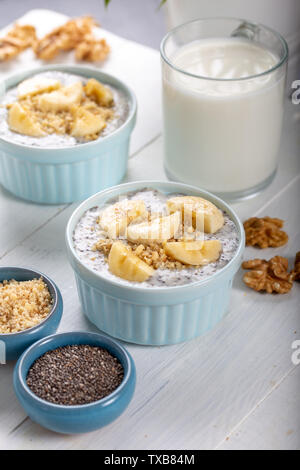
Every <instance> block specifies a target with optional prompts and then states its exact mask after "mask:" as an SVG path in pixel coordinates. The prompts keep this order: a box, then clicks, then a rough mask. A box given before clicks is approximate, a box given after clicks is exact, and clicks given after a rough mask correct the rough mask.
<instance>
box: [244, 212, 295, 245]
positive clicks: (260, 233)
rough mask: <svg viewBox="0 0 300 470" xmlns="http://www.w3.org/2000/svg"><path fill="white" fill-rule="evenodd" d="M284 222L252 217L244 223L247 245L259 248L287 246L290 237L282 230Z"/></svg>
mask: <svg viewBox="0 0 300 470" xmlns="http://www.w3.org/2000/svg"><path fill="white" fill-rule="evenodd" d="M283 224H284V222H283V220H281V219H277V218H271V217H262V218H258V217H251V218H250V219H248V220H246V221H245V222H244V228H245V233H246V245H247V246H258V247H259V248H268V247H278V246H282V245H285V244H286V243H287V241H288V235H287V234H286V233H285V232H284V231H283V230H280V229H281V228H282V227H283Z"/></svg>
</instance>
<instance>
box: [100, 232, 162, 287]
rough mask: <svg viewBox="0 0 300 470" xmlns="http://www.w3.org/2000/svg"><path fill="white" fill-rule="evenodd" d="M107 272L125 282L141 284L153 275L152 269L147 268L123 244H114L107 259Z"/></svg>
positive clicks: (145, 264)
mask: <svg viewBox="0 0 300 470" xmlns="http://www.w3.org/2000/svg"><path fill="white" fill-rule="evenodd" d="M108 266H109V270H110V271H111V272H112V273H113V274H115V276H118V277H121V278H122V279H126V280H127V281H135V282H143V281H146V280H147V279H148V278H149V277H150V276H152V275H153V273H154V269H153V268H151V266H148V264H147V263H145V262H144V261H142V260H141V259H140V258H139V257H138V256H136V255H135V254H133V253H132V251H131V249H130V248H129V247H127V246H126V245H124V243H122V242H120V241H117V242H114V243H113V245H112V247H111V250H110V253H109V257H108Z"/></svg>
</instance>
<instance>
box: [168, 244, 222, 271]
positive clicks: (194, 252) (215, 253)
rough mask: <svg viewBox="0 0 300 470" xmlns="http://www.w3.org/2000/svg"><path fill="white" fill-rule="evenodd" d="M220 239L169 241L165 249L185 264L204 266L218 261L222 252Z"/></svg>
mask: <svg viewBox="0 0 300 470" xmlns="http://www.w3.org/2000/svg"><path fill="white" fill-rule="evenodd" d="M221 248H222V245H221V242H220V241H219V240H205V241H199V242H198V241H197V242H167V243H165V245H164V250H165V252H166V254H167V255H169V256H171V257H172V258H174V259H176V260H177V261H181V263H184V264H190V265H195V266H204V265H206V264H209V263H213V262H214V261H217V259H218V258H219V256H220V252H221Z"/></svg>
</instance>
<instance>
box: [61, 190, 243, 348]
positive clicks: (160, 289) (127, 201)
mask: <svg viewBox="0 0 300 470" xmlns="http://www.w3.org/2000/svg"><path fill="white" fill-rule="evenodd" d="M189 211H190V212H189ZM199 214H200V215H201V214H202V216H203V217H202V219H201V220H202V225H201V226H200V227H195V220H196V219H195V215H197V216H198V215H199ZM124 215H126V217H127V219H126V222H125V218H124ZM188 215H191V219H190V221H187V219H188V217H187V216H188ZM201 220H200V221H201ZM183 229H184V232H183V231H182V230H183ZM149 234H150V235H149ZM66 243H67V251H68V256H69V260H70V263H71V265H72V268H73V270H74V274H75V279H76V283H77V288H78V294H79V298H80V302H81V306H82V310H83V312H84V313H85V315H86V316H87V317H88V318H89V319H90V321H91V322H92V323H94V324H95V325H96V326H97V327H98V328H99V329H100V330H102V331H104V332H106V333H108V334H110V335H111V336H114V337H117V338H120V339H122V340H125V341H128V342H132V343H137V344H145V345H167V344H173V343H179V342H182V341H187V340H189V339H191V338H194V337H196V336H199V335H202V334H204V333H206V332H207V331H209V330H210V329H211V328H213V327H214V326H215V325H216V324H217V323H218V322H219V321H220V320H221V319H222V318H223V317H224V315H225V314H226V313H227V312H228V308H229V299H230V292H231V287H232V281H233V278H234V275H235V273H236V271H237V270H238V269H239V267H240V263H241V259H242V255H243V251H244V245H245V237H244V229H243V225H242V223H241V221H240V220H239V218H238V217H237V215H236V214H235V212H234V211H233V210H232V209H231V208H230V206H228V205H227V204H226V203H225V202H224V201H222V200H221V199H219V198H218V197H216V196H214V195H212V194H211V193H209V192H207V191H203V190H200V189H199V188H196V187H193V186H188V185H184V184H180V183H173V182H155V181H142V182H135V183H127V184H122V185H119V186H116V187H114V188H111V189H109V190H105V191H102V192H100V193H98V194H95V195H94V196H92V197H91V198H89V199H87V200H86V201H84V202H83V203H82V204H81V205H80V206H79V207H78V208H77V209H76V210H75V211H74V213H73V214H72V216H71V218H70V220H69V222H68V226H67V231H66Z"/></svg>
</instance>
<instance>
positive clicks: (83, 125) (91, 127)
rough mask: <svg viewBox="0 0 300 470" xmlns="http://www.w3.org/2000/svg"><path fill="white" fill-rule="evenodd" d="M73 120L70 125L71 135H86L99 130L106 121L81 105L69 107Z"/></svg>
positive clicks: (103, 126)
mask: <svg viewBox="0 0 300 470" xmlns="http://www.w3.org/2000/svg"><path fill="white" fill-rule="evenodd" d="M71 112H72V115H73V118H74V121H73V123H72V125H71V135H72V136H74V137H88V136H91V135H93V134H97V133H98V132H101V131H102V130H103V129H104V128H105V127H106V123H105V121H104V119H102V117H101V116H96V115H95V114H94V113H91V112H90V111H88V110H87V109H84V108H83V107H81V106H76V105H74V106H73V107H72V108H71Z"/></svg>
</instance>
